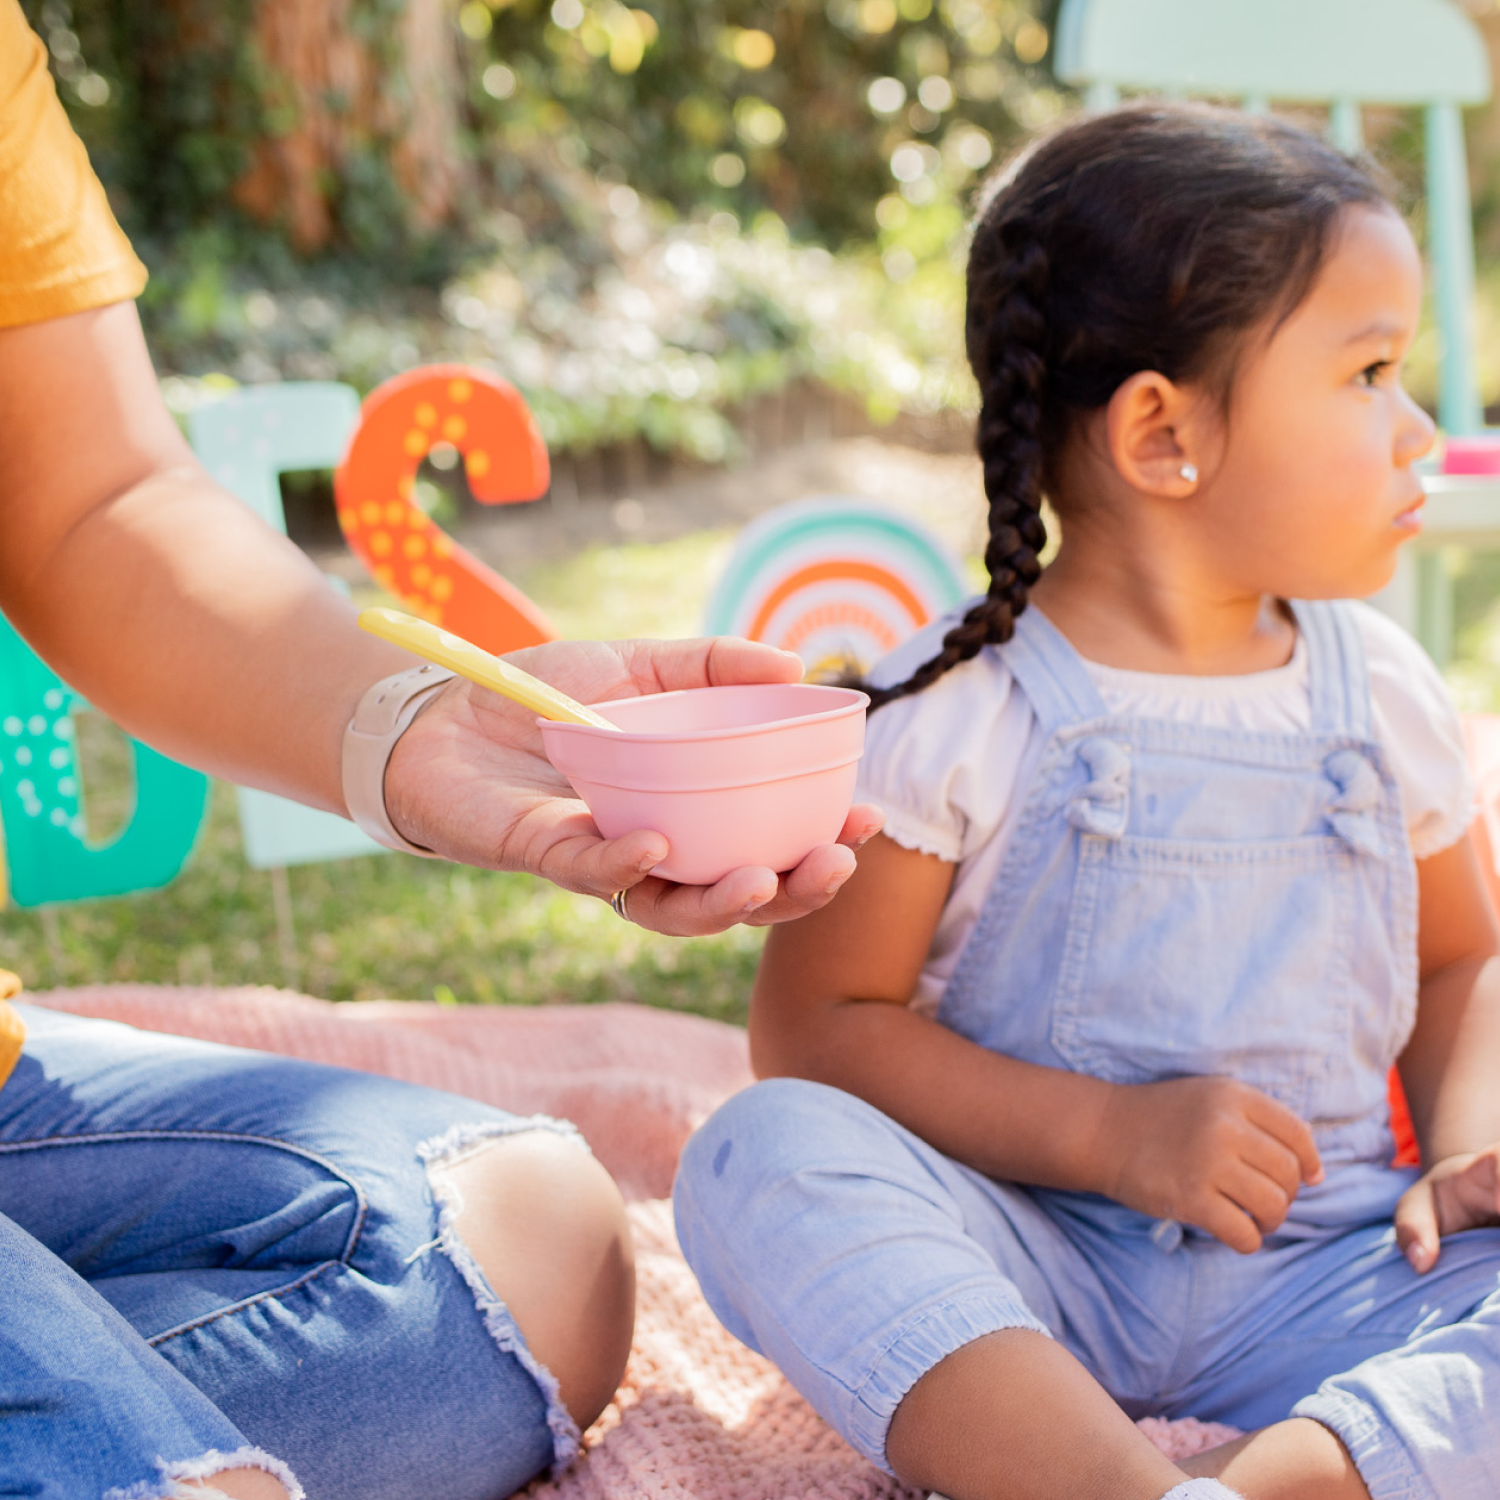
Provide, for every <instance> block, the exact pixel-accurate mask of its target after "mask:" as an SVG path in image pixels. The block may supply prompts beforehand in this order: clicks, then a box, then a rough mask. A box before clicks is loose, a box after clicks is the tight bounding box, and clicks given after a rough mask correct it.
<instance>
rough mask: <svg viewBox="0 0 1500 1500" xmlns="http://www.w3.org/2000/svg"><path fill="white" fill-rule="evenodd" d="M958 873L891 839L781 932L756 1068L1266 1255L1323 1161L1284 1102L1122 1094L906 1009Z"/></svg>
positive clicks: (974, 1158) (990, 1169)
mask: <svg viewBox="0 0 1500 1500" xmlns="http://www.w3.org/2000/svg"><path fill="white" fill-rule="evenodd" d="M952 879H953V866H952V865H951V864H948V863H947V862H945V861H943V860H940V859H937V858H936V857H934V856H932V855H929V854H921V853H917V852H915V851H913V850H910V849H905V848H902V847H901V846H900V845H899V844H896V843H895V842H894V841H892V840H891V839H888V838H886V837H884V836H883V835H882V836H879V837H877V838H875V839H874V840H872V841H871V843H870V844H869V845H868V846H867V847H866V848H865V850H864V852H863V853H862V854H861V856H860V862H859V868H858V869H857V870H856V871H855V873H854V875H853V876H851V877H850V880H849V883H848V885H847V886H845V888H844V889H843V890H842V891H841V892H840V893H839V898H838V900H836V901H834V902H832V903H830V904H829V905H828V906H827V907H825V908H824V909H823V910H822V911H820V912H816V913H813V914H812V915H811V916H807V917H804V918H802V919H801V920H800V921H798V922H795V923H791V924H789V925H787V926H785V927H782V928H778V929H777V930H776V931H774V932H773V933H772V934H771V936H770V938H769V939H768V941H767V944H766V952H765V957H764V958H763V960H762V962H761V967H760V973H759V975H758V976H757V978H756V984H755V995H754V1001H753V1004H752V1008H751V1013H750V1048H751V1058H752V1061H753V1062H754V1065H755V1069H756V1072H757V1073H759V1074H760V1075H761V1076H762V1077H766V1076H771V1075H778V1074H779V1075H791V1076H796V1077H801V1078H809V1079H813V1080H815V1081H817V1082H820V1083H827V1084H831V1085H833V1086H834V1087H836V1088H841V1089H843V1090H845V1091H846V1092H848V1093H851V1094H856V1095H858V1096H859V1097H860V1098H862V1099H865V1100H867V1101H868V1102H869V1103H871V1104H873V1105H874V1106H875V1107H876V1108H877V1109H879V1110H881V1111H882V1112H883V1113H884V1114H886V1115H889V1116H890V1117H891V1118H892V1119H894V1120H896V1121H897V1122H898V1123H900V1124H902V1125H904V1126H906V1127H907V1129H909V1130H911V1131H913V1132H914V1133H915V1134H917V1135H919V1136H921V1137H922V1138H923V1139H924V1140H925V1141H927V1142H929V1143H930V1144H931V1145H933V1146H935V1147H937V1149H938V1150H940V1151H942V1152H943V1153H944V1154H946V1155H948V1156H951V1157H953V1158H955V1159H956V1160H958V1161H962V1162H965V1163H967V1164H968V1165H969V1166H971V1167H974V1168H976V1169H977V1170H979V1171H981V1172H984V1173H985V1174H986V1175H988V1176H991V1177H996V1178H1002V1179H1005V1180H1008V1181H1012V1182H1024V1183H1030V1184H1033V1185H1036V1186H1043V1187H1052V1188H1068V1189H1075V1190H1080V1191H1087V1192H1098V1193H1103V1194H1105V1195H1106V1196H1108V1197H1111V1198H1115V1199H1117V1200H1118V1201H1120V1202H1123V1203H1127V1204H1129V1205H1130V1206H1131V1207H1133V1208H1137V1209H1139V1210H1140V1211H1142V1212H1144V1213H1148V1214H1151V1215H1153V1216H1155V1217H1164V1218H1177V1219H1182V1220H1184V1221H1186V1222H1189V1223H1194V1224H1198V1225H1201V1226H1202V1227H1203V1228H1206V1229H1208V1230H1209V1231H1210V1232H1211V1233H1213V1234H1216V1235H1217V1236H1218V1237H1219V1238H1220V1239H1222V1240H1224V1242H1225V1243H1226V1244H1230V1245H1233V1246H1234V1247H1235V1248H1236V1249H1243V1250H1247V1251H1248V1250H1253V1249H1255V1248H1256V1247H1258V1245H1259V1244H1260V1239H1261V1235H1262V1234H1263V1233H1266V1232H1269V1231H1270V1229H1272V1228H1274V1227H1275V1225H1276V1224H1279V1223H1280V1222H1281V1219H1282V1218H1283V1217H1284V1216H1285V1213H1286V1208H1287V1205H1288V1204H1289V1203H1290V1201H1291V1199H1292V1197H1294V1196H1295V1194H1296V1190H1297V1187H1298V1185H1299V1183H1300V1182H1301V1181H1302V1180H1305V1179H1307V1178H1310V1177H1312V1176H1313V1175H1315V1173H1316V1170H1317V1159H1316V1153H1315V1152H1314V1150H1313V1146H1312V1138H1311V1135H1310V1133H1309V1132H1308V1131H1307V1128H1306V1126H1305V1125H1303V1124H1302V1122H1301V1121H1299V1120H1297V1119H1296V1118H1295V1117H1294V1116H1292V1115H1291V1114H1289V1113H1288V1112H1287V1111H1286V1110H1284V1109H1282V1107H1281V1106H1280V1105H1279V1104H1276V1103H1275V1102H1274V1101H1273V1100H1271V1099H1269V1098H1267V1097H1266V1096H1265V1095H1264V1094H1261V1093H1259V1092H1258V1091H1257V1090H1255V1089H1252V1088H1249V1087H1247V1086H1246V1085H1244V1084H1239V1083H1236V1082H1234V1081H1233V1080H1231V1079H1222V1078H1187V1079H1177V1080H1173V1081H1172V1082H1169V1083H1158V1084H1144V1085H1139V1086H1133V1087H1124V1086H1120V1085H1115V1084H1110V1083H1105V1082H1103V1081H1102V1080H1100V1079H1096V1078H1091V1077H1089V1076H1087V1075H1086V1074H1081V1073H1071V1072H1067V1071H1064V1070H1061V1069H1055V1068H1046V1067H1041V1066H1039V1065H1037V1064H1034V1063H1026V1062H1021V1061H1019V1060H1017V1059H1016V1058H1012V1057H1006V1056H1003V1055H1001V1054H999V1053H996V1052H992V1051H990V1050H989V1049H988V1048H986V1047H981V1046H979V1045H978V1044H977V1043H975V1042H971V1041H968V1040H967V1039H966V1038H964V1037H961V1036H959V1035H958V1034H957V1033H956V1032H953V1031H950V1030H949V1029H948V1028H947V1027H945V1026H941V1025H939V1024H938V1023H937V1022H936V1021H933V1020H931V1019H929V1018H928V1017H926V1016H923V1015H920V1014H918V1013H917V1012H915V1011H912V1010H911V1009H909V1008H908V1006H907V1003H906V1002H907V1001H908V1000H909V999H910V998H911V995H912V993H913V991H914V989H915V988H916V983H917V979H918V976H919V975H920V973H921V968H922V962H923V959H924V958H925V956H926V954H927V951H928V948H929V947H930V945H931V942H932V936H933V933H934V932H935V931H936V929H937V923H938V918H939V915H940V914H941V912H942V908H943V903H944V901H945V900H946V899H947V896H948V891H949V887H950V885H951V884H952Z"/></svg>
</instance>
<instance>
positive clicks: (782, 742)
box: [537, 682, 870, 885]
mask: <svg viewBox="0 0 1500 1500" xmlns="http://www.w3.org/2000/svg"><path fill="white" fill-rule="evenodd" d="M869 701H870V700H869V699H868V698H867V697H866V696H865V695H864V694H863V693H861V692H857V691H855V690H854V689H853V688H835V687H819V686H816V685H814V684H812V683H805V682H794V683H781V684H772V683H765V684H758V685H755V686H750V687H719V688H691V689H689V690H687V691H685V692H680V693H653V694H651V695H649V696H648V697H644V698H621V699H617V700H616V701H615V702H613V703H595V704H592V705H590V706H591V707H593V708H597V709H598V710H599V712H600V713H602V714H603V715H604V716H605V718H607V719H610V720H612V721H613V722H614V723H616V724H618V725H619V726H620V729H621V731H622V732H621V733H618V734H616V733H612V732H611V731H610V730H608V729H594V728H591V727H590V726H589V725H587V724H559V723H557V722H555V721H554V720H551V719H538V720H537V723H538V725H539V726H540V728H541V731H542V742H543V744H544V745H545V746H546V750H547V756H548V758H549V759H550V760H551V762H552V764H553V765H554V766H556V767H557V769H558V770H559V771H561V772H562V773H563V775H564V776H566V777H567V778H568V780H569V781H570V782H572V783H573V789H574V791H576V792H577V793H578V795H579V796H580V797H582V798H583V800H584V801H585V802H586V803H587V804H588V809H589V811H590V812H591V813H592V814H593V815H594V821H595V822H596V823H597V824H598V825H599V831H600V832H601V833H602V834H604V836H605V837H606V838H618V837H619V836H620V835H621V834H624V833H629V832H631V830H632V829H636V828H650V829H652V830H653V831H654V832H656V833H660V834H662V835H663V836H664V837H665V838H666V840H667V843H668V844H669V845H670V846H671V848H670V851H669V852H668V855H667V857H666V859H664V860H663V861H662V862H661V864H659V865H658V866H657V867H656V869H655V870H654V871H653V874H656V875H659V876H661V877H662V879H664V880H678V881H681V882H682V883H683V884H685V885H712V884H713V882H714V881H716V880H718V879H720V878H722V877H723V876H725V875H727V874H728V873H729V872H730V871H731V870H737V869H739V868H740V867H741V866H742V865H767V866H769V867H770V868H771V869H773V870H778V871H779V870H790V869H791V868H792V866H793V865H796V864H798V863H800V861H801V860H802V859H803V857H804V856H805V855H807V854H808V853H809V852H810V851H811V850H813V849H816V848H817V847H818V845H819V844H831V843H832V842H833V841H834V839H836V838H837V837H838V834H839V830H840V829H841V828H842V827H843V826H844V818H845V816H846V815H847V813H848V811H849V806H850V804H851V803H852V802H853V800H854V775H855V768H856V766H857V765H858V762H859V757H860V754H861V753H862V752H863V750H864V744H865V705H866V704H867V703H868V702H869Z"/></svg>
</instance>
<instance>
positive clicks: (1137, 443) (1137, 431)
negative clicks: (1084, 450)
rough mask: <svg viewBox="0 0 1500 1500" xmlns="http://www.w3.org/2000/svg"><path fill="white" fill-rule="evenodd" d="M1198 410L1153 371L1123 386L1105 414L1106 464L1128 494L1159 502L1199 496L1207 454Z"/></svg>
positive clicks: (1186, 393) (1199, 407) (1196, 404)
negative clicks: (1135, 492)
mask: <svg viewBox="0 0 1500 1500" xmlns="http://www.w3.org/2000/svg"><path fill="white" fill-rule="evenodd" d="M1202 426H1203V419H1202V405H1201V402H1200V401H1199V400H1198V399H1196V398H1195V396H1194V395H1193V394H1191V393H1190V392H1189V391H1187V390H1186V389H1185V388H1184V387H1182V386H1179V385H1176V384H1174V383H1173V382H1172V381H1170V380H1168V379H1167V377H1166V376H1165V375H1160V374H1158V373H1157V372H1156V371H1155V370H1142V371H1140V372H1139V373H1138V374H1135V375H1132V376H1131V377H1130V379H1129V380H1127V381H1125V382H1124V384H1122V385H1121V386H1120V387H1119V389H1118V390H1116V391H1115V393H1114V395H1113V396H1111V397H1110V398H1109V405H1108V407H1107V408H1106V409H1105V422H1104V432H1105V442H1106V444H1107V446H1108V448H1109V456H1110V461H1111V462H1112V463H1113V464H1114V466H1115V469H1116V471H1117V472H1118V473H1119V475H1120V477H1121V478H1122V479H1123V480H1124V481H1125V482H1126V483H1127V484H1128V485H1130V487H1131V488H1132V489H1136V490H1140V491H1142V492H1143V493H1145V494H1148V495H1159V496H1161V497H1162V498H1163V499H1169V500H1170V499H1183V498H1186V497H1187V496H1188V495H1191V494H1193V493H1194V491H1196V490H1197V488H1198V486H1199V483H1200V479H1199V475H1200V474H1201V473H1202V472H1203V468H1204V461H1205V457H1206V454H1205V452H1204V447H1205V444H1204V442H1203V438H1204V434H1203V432H1202V431H1201V429H1202Z"/></svg>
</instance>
